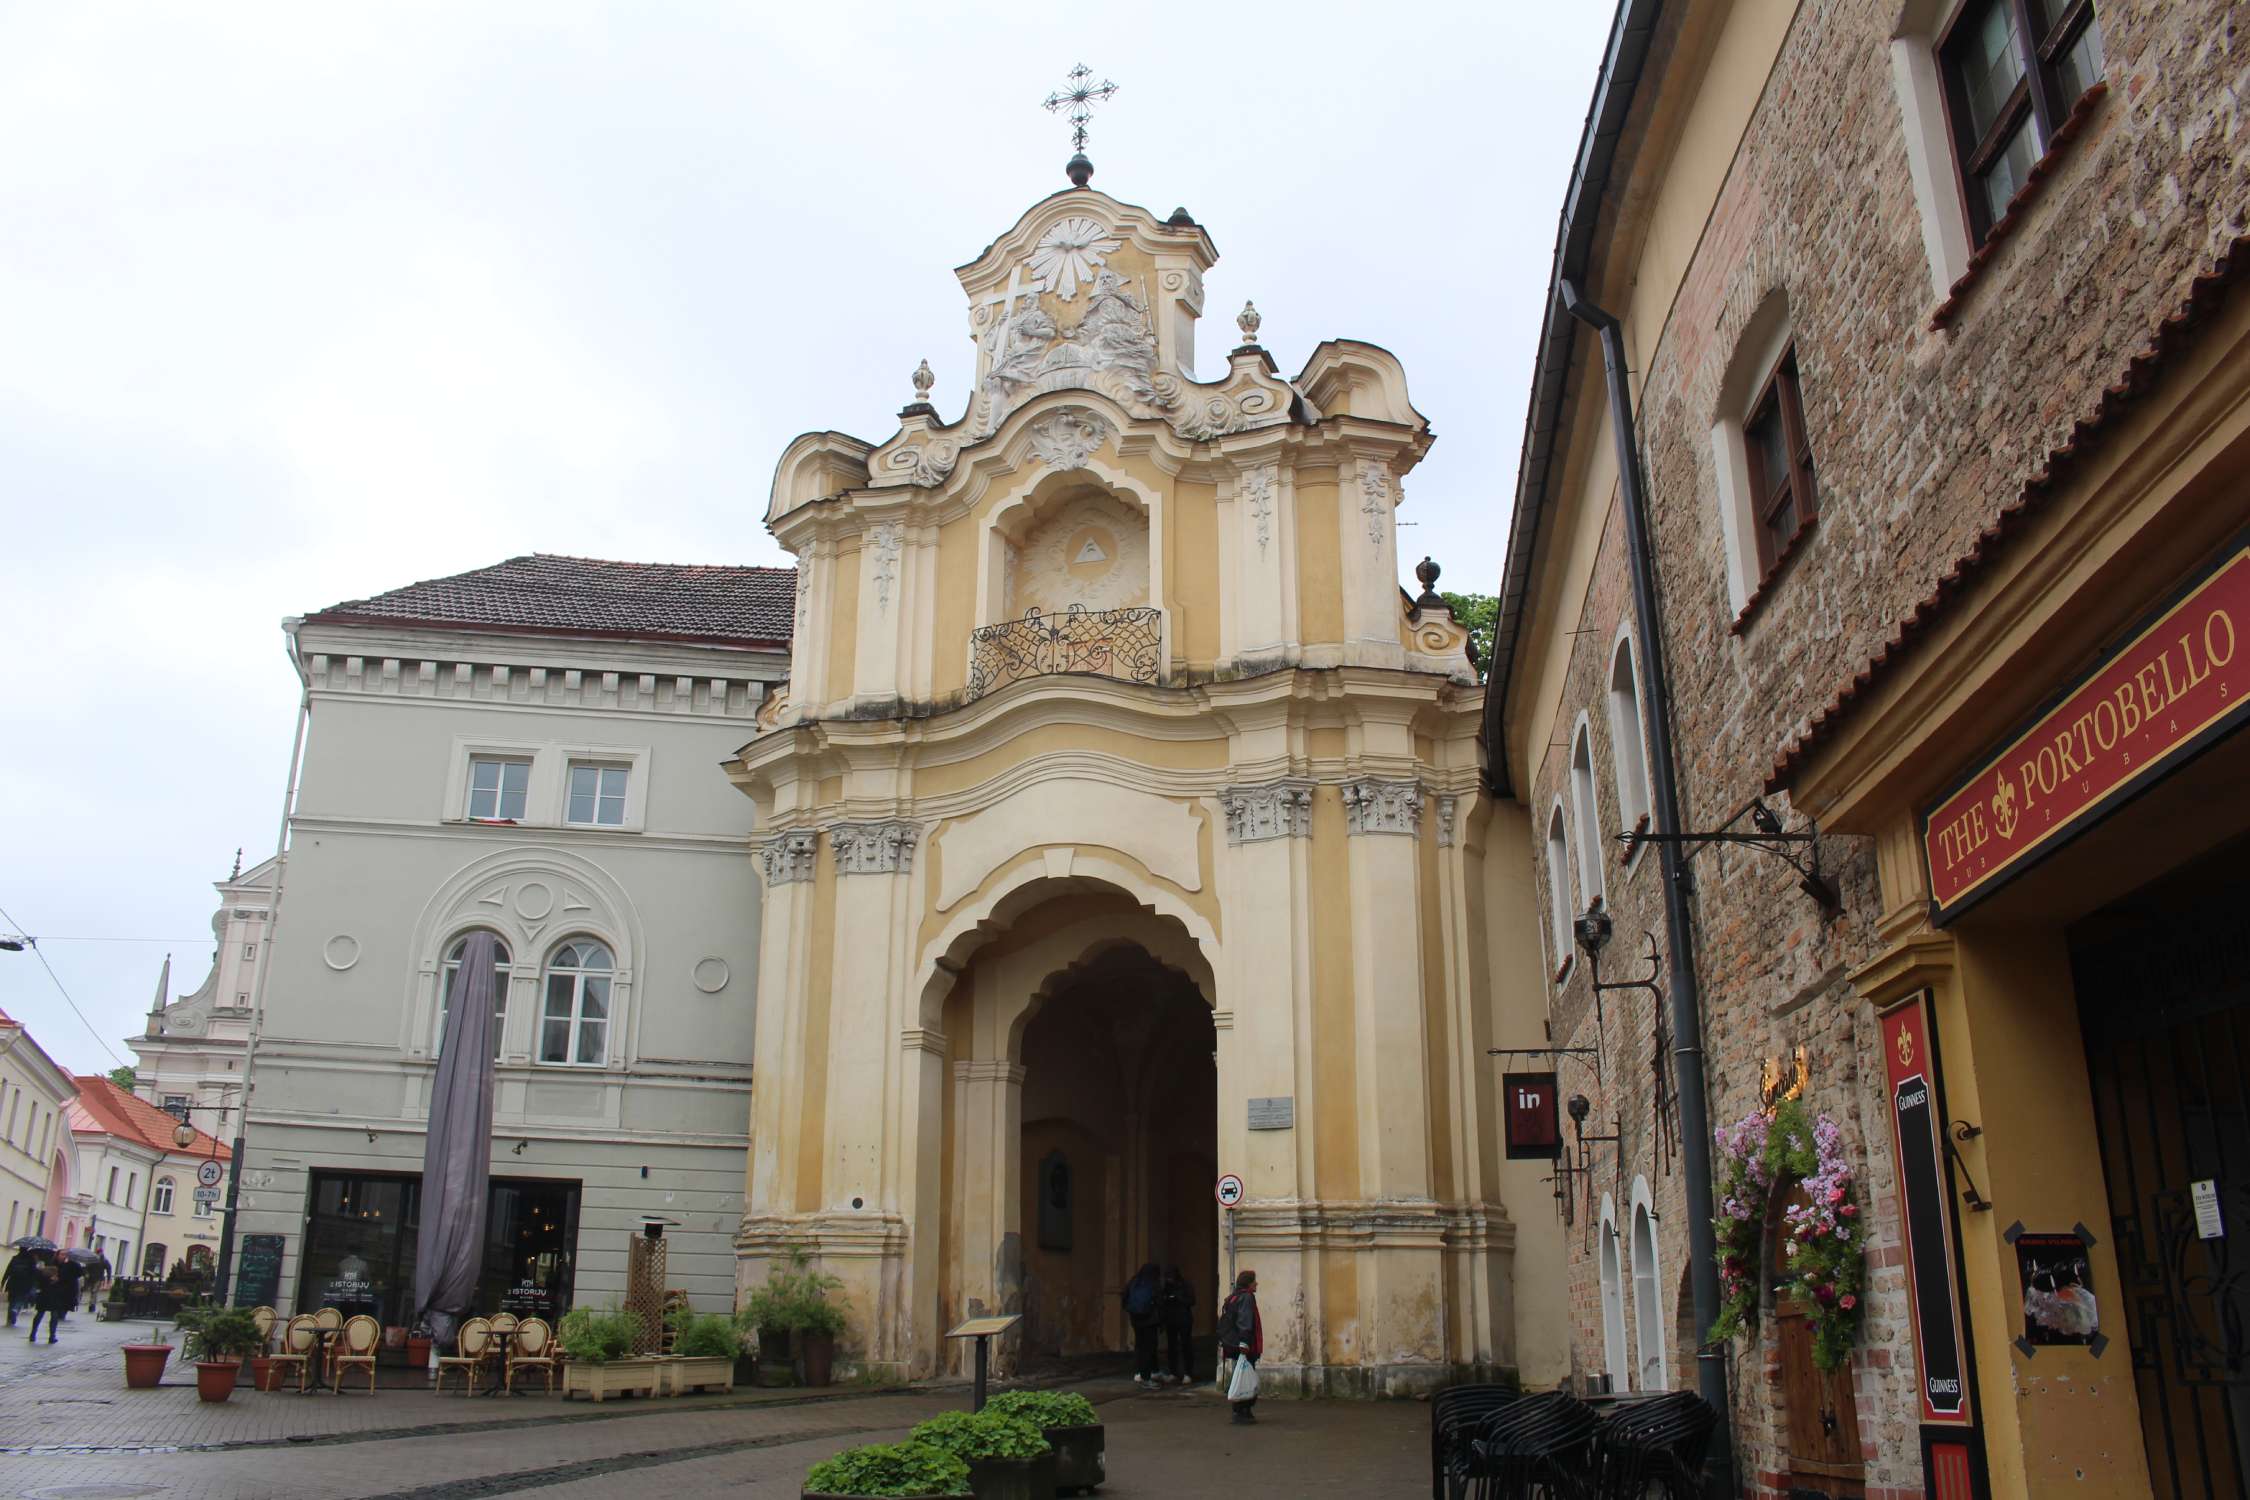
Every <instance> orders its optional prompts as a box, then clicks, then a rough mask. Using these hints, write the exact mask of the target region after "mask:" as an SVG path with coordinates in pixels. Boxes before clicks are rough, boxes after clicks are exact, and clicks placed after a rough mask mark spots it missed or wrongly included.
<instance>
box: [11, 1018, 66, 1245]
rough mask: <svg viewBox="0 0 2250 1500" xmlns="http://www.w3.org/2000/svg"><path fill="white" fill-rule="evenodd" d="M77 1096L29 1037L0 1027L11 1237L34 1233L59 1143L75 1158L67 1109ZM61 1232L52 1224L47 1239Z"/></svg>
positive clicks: (64, 1074) (51, 1222)
mask: <svg viewBox="0 0 2250 1500" xmlns="http://www.w3.org/2000/svg"><path fill="white" fill-rule="evenodd" d="M77 1093H78V1090H77V1088H76V1087H75V1086H74V1085H73V1084H72V1083H71V1081H70V1076H69V1075H68V1074H66V1073H64V1072H63V1071H62V1070H61V1069H60V1068H58V1067H56V1066H55V1065H54V1063H53V1062H52V1061H50V1060H49V1059H48V1058H47V1056H46V1055H45V1054H44V1053H43V1052H41V1051H40V1049H39V1046H38V1044H37V1043H35V1042H34V1041H32V1039H31V1035H30V1033H29V1032H27V1031H25V1030H24V1029H23V1028H22V1027H20V1026H16V1027H0V1132H4V1134H0V1202H5V1203H6V1204H7V1205H8V1206H9V1208H11V1209H13V1210H15V1217H14V1220H13V1222H14V1223H15V1224H16V1229H15V1235H24V1234H31V1233H35V1232H36V1231H35V1230H34V1229H31V1228H29V1227H26V1226H27V1225H30V1224H36V1223H37V1222H38V1218H39V1213H40V1210H42V1209H44V1208H46V1207H47V1188H48V1183H49V1175H50V1173H51V1171H52V1170H53V1166H54V1157H55V1149H56V1144H57V1142H58V1141H59V1142H60V1143H61V1145H62V1147H63V1149H64V1150H65V1151H66V1152H70V1153H71V1154H72V1155H73V1156H75V1148H74V1147H72V1146H71V1144H70V1124H69V1120H68V1117H67V1115H66V1114H65V1107H66V1106H67V1105H68V1104H69V1103H70V1101H71V1100H72V1099H73V1098H75V1097H76V1096H77ZM27 1215H28V1218H27V1217H26V1216H27ZM0 1222H9V1221H6V1220H0ZM61 1228H62V1226H61V1224H60V1223H59V1222H57V1221H50V1223H49V1226H48V1234H49V1237H50V1238H57V1239H58V1240H59V1233H60V1230H61ZM10 1237H11V1238H13V1237H14V1236H13V1235H12V1236H10Z"/></svg>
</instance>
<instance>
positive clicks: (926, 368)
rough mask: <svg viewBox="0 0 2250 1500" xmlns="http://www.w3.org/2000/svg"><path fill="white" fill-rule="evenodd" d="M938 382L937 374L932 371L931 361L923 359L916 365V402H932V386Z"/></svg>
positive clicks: (919, 403) (923, 403)
mask: <svg viewBox="0 0 2250 1500" xmlns="http://www.w3.org/2000/svg"><path fill="white" fill-rule="evenodd" d="M936 384H937V376H936V375H934V374H932V373H931V372H930V362H929V361H928V360H926V359H925V360H923V361H922V362H921V363H920V364H918V365H916V366H915V367H914V404H915V405H916V406H928V405H929V404H930V387H931V386H933V385H936Z"/></svg>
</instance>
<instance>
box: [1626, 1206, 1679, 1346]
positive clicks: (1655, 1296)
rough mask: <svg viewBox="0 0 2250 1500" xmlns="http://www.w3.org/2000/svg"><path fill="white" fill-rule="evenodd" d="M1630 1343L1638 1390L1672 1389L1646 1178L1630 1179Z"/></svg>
mask: <svg viewBox="0 0 2250 1500" xmlns="http://www.w3.org/2000/svg"><path fill="white" fill-rule="evenodd" d="M1632 1204H1633V1230H1632V1238H1631V1241H1630V1244H1631V1247H1632V1254H1633V1344H1634V1349H1633V1353H1634V1368H1635V1371H1636V1374H1637V1378H1638V1381H1639V1389H1641V1390H1644V1391H1668V1390H1670V1389H1671V1388H1672V1374H1671V1370H1672V1363H1671V1351H1670V1350H1669V1349H1668V1348H1666V1339H1665V1329H1664V1275H1663V1264H1662V1260H1661V1252H1660V1251H1659V1249H1658V1247H1657V1238H1656V1205H1655V1202H1654V1200H1653V1199H1652V1197H1651V1195H1650V1193H1649V1188H1648V1179H1647V1178H1646V1177H1635V1178H1634V1179H1633V1194H1632Z"/></svg>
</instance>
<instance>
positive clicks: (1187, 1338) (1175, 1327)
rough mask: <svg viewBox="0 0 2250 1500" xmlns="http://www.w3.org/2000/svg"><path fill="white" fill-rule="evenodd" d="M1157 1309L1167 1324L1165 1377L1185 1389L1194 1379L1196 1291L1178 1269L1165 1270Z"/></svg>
mask: <svg viewBox="0 0 2250 1500" xmlns="http://www.w3.org/2000/svg"><path fill="white" fill-rule="evenodd" d="M1156 1309H1157V1313H1158V1315H1159V1317H1160V1318H1161V1319H1162V1321H1163V1324H1164V1355H1165V1359H1164V1364H1165V1376H1166V1378H1168V1379H1170V1380H1171V1382H1172V1384H1174V1385H1186V1384H1187V1383H1188V1382H1189V1381H1191V1380H1193V1379H1194V1378H1195V1288H1194V1286H1193V1285H1191V1284H1190V1283H1189V1281H1188V1279H1187V1278H1186V1277H1185V1276H1183V1275H1181V1274H1180V1268H1179V1267H1178V1266H1167V1267H1166V1268H1165V1271H1164V1285H1163V1287H1162V1288H1161V1289H1160V1290H1159V1291H1158V1292H1157V1296H1156Z"/></svg>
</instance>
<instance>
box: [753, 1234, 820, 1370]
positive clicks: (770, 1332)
mask: <svg viewBox="0 0 2250 1500" xmlns="http://www.w3.org/2000/svg"><path fill="white" fill-rule="evenodd" d="M843 1289H844V1283H843V1282H842V1281H841V1280H840V1279H839V1278H837V1277H834V1276H830V1275H827V1274H825V1273H823V1272H820V1271H815V1270H813V1269H812V1267H811V1264H810V1262H809V1261H808V1260H807V1259H806V1257H805V1253H804V1252H803V1251H801V1250H800V1251H797V1252H796V1253H794V1254H793V1255H791V1256H790V1257H789V1263H788V1265H786V1266H775V1267H773V1268H772V1269H771V1270H769V1271H767V1272H766V1279H765V1282H764V1283H763V1284H762V1285H760V1286H759V1287H757V1288H756V1289H755V1290H754V1291H752V1292H751V1293H750V1295H749V1297H748V1298H746V1299H745V1300H744V1303H743V1309H742V1317H743V1320H744V1321H745V1322H748V1323H750V1324H752V1325H753V1326H755V1327H756V1328H757V1330H758V1363H759V1366H760V1370H761V1375H760V1379H761V1380H762V1381H763V1380H765V1371H767V1370H769V1369H770V1368H771V1366H772V1365H773V1364H775V1363H777V1362H781V1361H786V1360H787V1359H788V1358H789V1356H788V1353H787V1351H786V1349H785V1348H784V1347H783V1345H784V1344H785V1343H786V1342H787V1341H788V1340H789V1339H790V1338H791V1337H792V1336H794V1340H795V1344H796V1362H795V1366H794V1372H793V1373H794V1374H795V1376H796V1379H797V1382H798V1383H799V1384H801V1385H826V1384H828V1382H829V1381H830V1380H831V1379H832V1378H833V1376H834V1372H835V1363H836V1335H838V1334H839V1333H842V1332H843V1331H844V1309H843V1307H842V1305H841V1304H839V1303H836V1302H832V1301H830V1300H829V1298H830V1297H831V1296H833V1295H834V1294H835V1293H837V1292H840V1291H842V1290H843ZM766 1383H771V1384H777V1383H778V1382H772V1381H768V1382H766Z"/></svg>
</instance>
